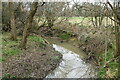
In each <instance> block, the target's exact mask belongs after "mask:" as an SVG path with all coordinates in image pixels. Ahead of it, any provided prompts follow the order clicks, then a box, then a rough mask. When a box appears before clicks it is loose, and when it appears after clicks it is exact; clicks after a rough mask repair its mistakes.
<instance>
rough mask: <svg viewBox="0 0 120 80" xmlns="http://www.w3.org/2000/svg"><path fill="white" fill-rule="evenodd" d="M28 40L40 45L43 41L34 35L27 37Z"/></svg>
mask: <svg viewBox="0 0 120 80" xmlns="http://www.w3.org/2000/svg"><path fill="white" fill-rule="evenodd" d="M28 39H30V40H32V41H35V42H37V43H41V42H43V41H44V40H43V38H41V37H38V36H35V35H31V36H29V37H28Z"/></svg>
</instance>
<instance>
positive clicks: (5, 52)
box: [0, 33, 46, 62]
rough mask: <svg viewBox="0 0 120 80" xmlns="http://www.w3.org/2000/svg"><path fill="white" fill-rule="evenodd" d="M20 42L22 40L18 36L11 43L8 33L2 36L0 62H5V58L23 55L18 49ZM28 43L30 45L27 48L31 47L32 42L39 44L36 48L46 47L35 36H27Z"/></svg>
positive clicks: (42, 40)
mask: <svg viewBox="0 0 120 80" xmlns="http://www.w3.org/2000/svg"><path fill="white" fill-rule="evenodd" d="M21 40H22V38H21V37H19V36H18V37H17V40H16V41H12V40H10V38H9V34H8V33H5V34H3V36H2V43H1V44H0V45H2V58H0V62H2V61H5V60H6V59H7V57H10V56H14V55H17V54H22V53H24V52H23V50H21V49H19V45H20V42H21ZM28 42H31V43H32V44H31V45H27V46H33V45H34V44H33V42H35V43H36V44H39V45H38V46H39V47H41V48H45V46H46V45H45V44H44V43H45V42H44V39H43V38H41V37H39V36H36V35H31V36H29V37H28Z"/></svg>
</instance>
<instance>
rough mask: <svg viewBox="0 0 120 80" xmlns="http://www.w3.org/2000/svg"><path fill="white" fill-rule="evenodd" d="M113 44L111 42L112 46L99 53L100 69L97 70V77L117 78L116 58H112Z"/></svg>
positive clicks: (113, 52) (113, 53) (117, 65)
mask: <svg viewBox="0 0 120 80" xmlns="http://www.w3.org/2000/svg"><path fill="white" fill-rule="evenodd" d="M115 49H116V48H115V45H114V44H112V48H111V49H108V51H107V52H106V53H103V54H100V56H101V60H100V69H99V72H98V77H99V78H117V77H118V76H117V75H118V67H119V64H118V59H114V55H115ZM112 59H114V60H112Z"/></svg>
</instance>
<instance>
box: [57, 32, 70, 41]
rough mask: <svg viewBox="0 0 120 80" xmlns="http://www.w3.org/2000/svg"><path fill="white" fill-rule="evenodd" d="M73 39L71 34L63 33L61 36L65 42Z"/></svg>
mask: <svg viewBox="0 0 120 80" xmlns="http://www.w3.org/2000/svg"><path fill="white" fill-rule="evenodd" d="M70 37H71V34H69V33H61V34H59V38H61V39H63V40H68V39H69V38H70Z"/></svg>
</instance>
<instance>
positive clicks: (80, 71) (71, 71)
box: [46, 44, 97, 78]
mask: <svg viewBox="0 0 120 80" xmlns="http://www.w3.org/2000/svg"><path fill="white" fill-rule="evenodd" d="M53 48H55V50H56V51H58V52H60V53H61V54H63V60H62V62H61V63H60V65H59V66H58V67H57V68H56V69H55V70H54V71H53V72H52V73H50V74H49V75H48V76H46V78H91V77H96V74H97V73H96V72H95V70H94V68H93V67H92V65H90V64H86V63H85V62H84V61H83V60H82V59H81V57H80V56H79V55H78V54H76V53H74V52H72V51H69V50H67V49H65V48H63V47H61V46H58V45H55V44H53Z"/></svg>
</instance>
